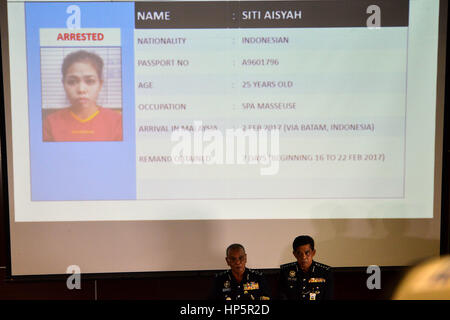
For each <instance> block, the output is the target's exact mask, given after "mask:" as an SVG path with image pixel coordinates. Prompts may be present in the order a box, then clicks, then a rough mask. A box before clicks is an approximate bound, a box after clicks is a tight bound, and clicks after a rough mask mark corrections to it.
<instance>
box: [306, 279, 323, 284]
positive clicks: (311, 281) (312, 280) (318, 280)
mask: <svg viewBox="0 0 450 320" xmlns="http://www.w3.org/2000/svg"><path fill="white" fill-rule="evenodd" d="M308 282H309V283H318V282H326V280H325V279H324V278H311V279H309V280H308Z"/></svg>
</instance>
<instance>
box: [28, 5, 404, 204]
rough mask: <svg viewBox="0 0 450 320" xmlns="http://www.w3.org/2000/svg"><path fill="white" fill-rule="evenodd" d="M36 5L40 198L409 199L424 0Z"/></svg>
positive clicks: (34, 182)
mask: <svg viewBox="0 0 450 320" xmlns="http://www.w3.org/2000/svg"><path fill="white" fill-rule="evenodd" d="M25 7H26V10H25V12H26V16H25V20H26V41H27V66H28V70H27V71H28V93H29V97H28V100H29V103H28V113H29V132H30V168H31V200H32V201H63V200H190V199H192V200H195V199H197V200H201V199H204V200H208V199H222V200H233V199H341V198H342V199H353V198H355V199H359V198H368V199H379V198H387V199H396V198H403V197H404V193H405V154H406V153H405V141H406V140H407V139H406V133H405V119H406V116H407V112H408V110H407V59H408V23H409V20H408V19H409V18H408V17H409V1H406V0H405V1H356V0H355V1H331V2H330V1H298V2H295V1H294V2H293V1H273V2H272V1H269V2H220V1H219V2H201V3H199V2H176V1H175V2H172V1H171V2H148V3H146V2H137V3H132V2H128V3H70V4H69V3H46V4H44V3H26V6H25ZM381 13H383V19H381V18H380V17H381ZM48 15H51V16H52V17H54V19H53V18H52V19H45V18H43V17H45V16H48Z"/></svg>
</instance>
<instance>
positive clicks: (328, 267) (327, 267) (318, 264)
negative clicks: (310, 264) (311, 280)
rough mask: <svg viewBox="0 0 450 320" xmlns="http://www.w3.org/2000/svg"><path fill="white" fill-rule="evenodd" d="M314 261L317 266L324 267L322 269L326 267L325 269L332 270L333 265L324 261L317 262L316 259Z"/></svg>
mask: <svg viewBox="0 0 450 320" xmlns="http://www.w3.org/2000/svg"><path fill="white" fill-rule="evenodd" d="M314 262H315V263H316V266H317V267H319V268H322V269H325V270H330V269H331V267H330V266H327V265H326V264H323V263H320V262H316V261H314Z"/></svg>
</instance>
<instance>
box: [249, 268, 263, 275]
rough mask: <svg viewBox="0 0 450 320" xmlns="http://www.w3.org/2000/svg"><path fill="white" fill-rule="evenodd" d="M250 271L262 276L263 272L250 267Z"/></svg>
mask: <svg viewBox="0 0 450 320" xmlns="http://www.w3.org/2000/svg"><path fill="white" fill-rule="evenodd" d="M248 272H250V273H254V274H256V275H258V276H262V272H261V271H259V270H256V269H248Z"/></svg>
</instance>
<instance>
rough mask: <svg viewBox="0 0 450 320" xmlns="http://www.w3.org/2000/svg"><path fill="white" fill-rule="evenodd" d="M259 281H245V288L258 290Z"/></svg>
mask: <svg viewBox="0 0 450 320" xmlns="http://www.w3.org/2000/svg"><path fill="white" fill-rule="evenodd" d="M258 289H259V283H258V282H248V283H244V290H258Z"/></svg>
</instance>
